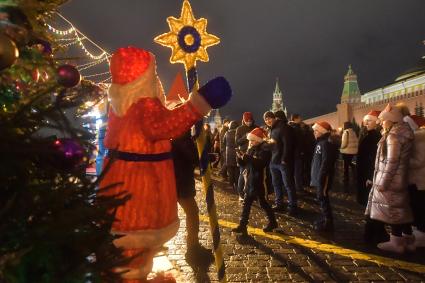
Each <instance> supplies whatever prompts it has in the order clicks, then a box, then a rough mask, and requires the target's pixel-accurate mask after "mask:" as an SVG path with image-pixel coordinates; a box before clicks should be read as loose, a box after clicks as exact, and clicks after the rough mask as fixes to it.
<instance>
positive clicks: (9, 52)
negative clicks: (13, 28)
mask: <svg viewBox="0 0 425 283" xmlns="http://www.w3.org/2000/svg"><path fill="white" fill-rule="evenodd" d="M18 57H19V50H18V48H17V47H16V44H15V42H13V40H11V39H10V38H9V37H7V36H5V35H2V34H0V70H3V69H6V68H9V67H10V66H12V65H13V64H14V63H15V61H16V59H18Z"/></svg>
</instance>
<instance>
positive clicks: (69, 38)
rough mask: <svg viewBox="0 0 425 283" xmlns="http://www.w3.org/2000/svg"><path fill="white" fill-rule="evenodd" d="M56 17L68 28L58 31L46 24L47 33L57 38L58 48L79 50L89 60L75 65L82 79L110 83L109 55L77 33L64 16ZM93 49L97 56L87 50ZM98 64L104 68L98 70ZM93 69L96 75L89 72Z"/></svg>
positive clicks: (80, 33) (79, 32)
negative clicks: (96, 51) (95, 50)
mask: <svg viewBox="0 0 425 283" xmlns="http://www.w3.org/2000/svg"><path fill="white" fill-rule="evenodd" d="M57 16H58V17H59V18H60V19H61V20H63V21H64V22H65V24H66V25H69V26H70V27H69V28H67V29H59V28H56V27H53V26H52V25H49V24H47V27H48V29H49V31H50V32H52V33H54V34H55V35H56V36H57V37H58V38H57V42H59V43H60V47H64V48H79V49H80V50H81V51H82V52H83V53H84V54H85V55H86V56H87V57H88V60H90V62H88V63H83V64H77V65H76V68H77V70H78V71H80V73H81V77H82V79H90V80H93V81H95V82H97V83H107V82H110V81H111V77H110V75H109V59H110V57H111V55H110V54H109V53H108V52H107V51H105V50H104V49H103V48H102V47H100V46H99V45H98V44H96V43H95V42H93V41H92V40H90V38H88V37H87V36H86V35H84V34H83V33H82V32H81V31H79V30H78V29H77V28H76V27H75V26H74V25H73V24H72V23H71V22H70V21H69V20H67V19H66V18H65V17H64V16H62V15H61V14H59V13H57ZM88 44H89V45H90V48H89V47H88V46H89V45H88ZM93 47H94V48H95V49H97V50H99V52H98V53H97V54H94V53H92V52H91V51H89V49H93ZM82 60H84V59H82ZM100 64H105V66H100V68H99V65H100ZM94 67H96V68H94ZM94 69H95V70H96V71H97V72H96V73H93V72H90V71H91V70H94Z"/></svg>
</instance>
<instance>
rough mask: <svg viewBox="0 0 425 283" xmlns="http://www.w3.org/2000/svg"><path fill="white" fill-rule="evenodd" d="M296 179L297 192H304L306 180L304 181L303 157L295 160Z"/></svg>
mask: <svg viewBox="0 0 425 283" xmlns="http://www.w3.org/2000/svg"><path fill="white" fill-rule="evenodd" d="M294 179H295V188H296V189H297V191H302V190H303V189H304V180H303V159H302V156H301V155H300V156H298V157H296V158H295V164H294Z"/></svg>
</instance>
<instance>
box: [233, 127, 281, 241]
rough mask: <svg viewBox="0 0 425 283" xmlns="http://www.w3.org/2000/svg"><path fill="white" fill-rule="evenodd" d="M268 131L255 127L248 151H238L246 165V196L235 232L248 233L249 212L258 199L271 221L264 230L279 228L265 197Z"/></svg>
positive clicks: (242, 162) (268, 155)
mask: <svg viewBox="0 0 425 283" xmlns="http://www.w3.org/2000/svg"><path fill="white" fill-rule="evenodd" d="M266 138H267V135H266V132H265V131H264V130H263V129H261V128H255V129H254V130H252V131H251V132H250V133H249V134H248V135H247V139H248V141H249V146H248V150H247V152H246V153H242V152H241V151H238V152H237V155H238V159H239V160H238V161H239V162H240V163H241V164H242V165H243V166H244V168H245V169H244V172H243V174H244V178H245V196H244V200H243V208H242V215H241V219H240V222H239V226H238V227H236V228H234V229H232V231H233V232H236V233H242V234H245V235H246V234H247V229H246V226H247V225H248V219H249V214H250V211H251V206H252V203H253V202H254V201H255V200H258V202H259V203H260V206H261V208H262V209H263V210H264V212H265V213H266V215H267V218H268V221H269V223H268V224H267V226H266V227H264V228H263V231H264V232H271V231H273V229H275V228H277V222H276V217H275V215H274V212H273V210H272V208H271V207H270V205H269V204H268V203H267V201H266V199H265V187H264V182H265V169H266V166H267V164H268V162H269V160H270V153H269V152H268V151H266V149H265V142H264V139H266Z"/></svg>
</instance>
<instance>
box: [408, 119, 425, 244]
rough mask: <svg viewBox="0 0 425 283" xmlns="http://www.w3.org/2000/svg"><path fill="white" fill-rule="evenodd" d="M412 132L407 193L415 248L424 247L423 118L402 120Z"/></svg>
mask: <svg viewBox="0 0 425 283" xmlns="http://www.w3.org/2000/svg"><path fill="white" fill-rule="evenodd" d="M403 120H404V121H405V122H407V123H408V124H409V126H410V128H411V129H412V130H413V131H414V135H415V140H414V144H413V152H412V156H411V158H410V162H409V179H408V180H409V192H410V198H411V206H412V211H413V226H416V230H414V231H413V235H414V236H415V246H416V247H425V178H424V175H425V118H423V117H420V116H416V115H411V116H405V117H404V119H403Z"/></svg>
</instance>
